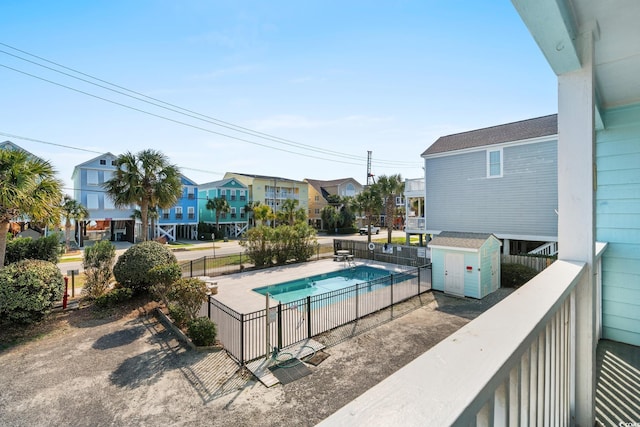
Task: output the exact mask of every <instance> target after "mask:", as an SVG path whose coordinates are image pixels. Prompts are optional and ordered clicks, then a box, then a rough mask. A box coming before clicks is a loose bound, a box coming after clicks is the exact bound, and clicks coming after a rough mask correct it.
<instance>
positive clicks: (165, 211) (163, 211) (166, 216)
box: [162, 209, 169, 219]
mask: <svg viewBox="0 0 640 427" xmlns="http://www.w3.org/2000/svg"><path fill="white" fill-rule="evenodd" d="M162 219H169V211H168V210H164V209H162Z"/></svg>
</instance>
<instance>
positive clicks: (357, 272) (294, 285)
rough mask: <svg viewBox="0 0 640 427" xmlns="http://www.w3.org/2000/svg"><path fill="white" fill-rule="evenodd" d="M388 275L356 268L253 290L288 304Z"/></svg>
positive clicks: (374, 270)
mask: <svg viewBox="0 0 640 427" xmlns="http://www.w3.org/2000/svg"><path fill="white" fill-rule="evenodd" d="M390 275H391V273H390V272H389V271H387V270H382V269H380V268H374V267H368V266H357V267H352V268H349V269H346V270H339V271H333V272H331V273H325V274H319V275H317V276H311V277H306V278H304V279H296V280H291V281H289V282H283V283H278V284H276V285H270V286H263V287H260V288H255V289H253V290H254V291H255V292H257V293H259V294H261V295H266V294H267V292H268V293H269V295H270V296H271V297H272V298H273V299H275V300H277V301H280V302H281V303H288V302H291V301H297V300H300V299H303V298H306V297H308V296H313V295H320V294H324V293H327V292H331V291H337V290H340V289H344V288H348V287H350V286H355V285H356V284H359V283H366V282H370V281H372V280H376V279H380V278H382V277H388V276H390ZM387 285H388V282H387V281H384V283H380V284H378V285H376V286H375V288H376V289H377V288H380V287H383V286H387ZM367 290H368V291H370V290H373V288H371V289H369V287H367Z"/></svg>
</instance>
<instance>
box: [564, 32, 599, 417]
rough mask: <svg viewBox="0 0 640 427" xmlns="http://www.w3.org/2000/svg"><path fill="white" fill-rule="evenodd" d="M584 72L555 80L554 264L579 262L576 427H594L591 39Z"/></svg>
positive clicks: (584, 51) (585, 37) (584, 47)
mask: <svg viewBox="0 0 640 427" xmlns="http://www.w3.org/2000/svg"><path fill="white" fill-rule="evenodd" d="M577 46H578V51H579V52H580V58H581V63H582V68H580V69H577V70H574V71H571V72H568V73H565V74H562V75H560V76H558V242H559V248H560V252H559V254H558V259H561V260H567V261H582V262H586V264H587V274H585V275H583V279H582V280H581V282H580V283H579V284H578V285H577V287H576V291H575V292H576V294H575V329H574V333H575V349H574V354H573V356H574V357H575V372H574V378H573V382H574V384H575V395H574V398H573V399H572V400H573V402H572V415H573V416H574V417H575V424H576V425H578V426H589V425H593V420H594V416H595V413H594V401H595V400H594V393H595V375H596V357H595V349H596V344H597V342H596V304H595V295H596V292H595V286H594V277H593V274H594V259H595V203H594V200H595V186H596V183H595V176H594V175H595V171H594V169H595V131H594V117H595V111H594V99H595V96H594V70H593V36H592V33H591V32H588V33H583V34H582V35H581V36H580V37H578V40H577Z"/></svg>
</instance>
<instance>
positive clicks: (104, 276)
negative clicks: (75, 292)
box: [82, 240, 116, 298]
mask: <svg viewBox="0 0 640 427" xmlns="http://www.w3.org/2000/svg"><path fill="white" fill-rule="evenodd" d="M115 259H116V247H115V246H114V245H113V244H112V243H111V242H109V241H106V240H103V241H99V242H96V243H95V244H93V246H88V247H87V248H86V249H85V250H84V260H83V263H82V265H83V267H84V272H85V275H86V281H85V284H84V288H83V289H82V292H83V293H85V294H86V295H87V296H89V297H90V298H96V297H99V296H100V295H102V294H104V293H105V292H106V291H107V289H109V280H110V279H111V269H112V268H113V263H114V262H115Z"/></svg>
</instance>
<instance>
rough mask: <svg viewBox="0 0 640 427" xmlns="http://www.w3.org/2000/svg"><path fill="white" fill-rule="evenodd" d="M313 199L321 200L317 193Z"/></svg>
mask: <svg viewBox="0 0 640 427" xmlns="http://www.w3.org/2000/svg"><path fill="white" fill-rule="evenodd" d="M313 200H315V201H316V202H319V201H320V196H318V195H317V194H316V196H315V197H314V198H313Z"/></svg>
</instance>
